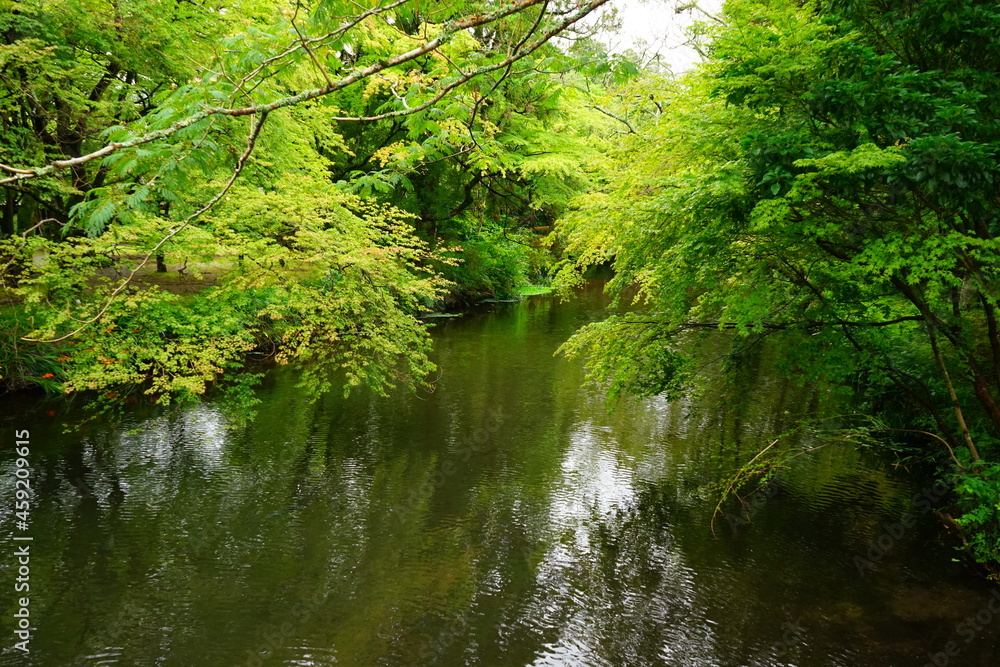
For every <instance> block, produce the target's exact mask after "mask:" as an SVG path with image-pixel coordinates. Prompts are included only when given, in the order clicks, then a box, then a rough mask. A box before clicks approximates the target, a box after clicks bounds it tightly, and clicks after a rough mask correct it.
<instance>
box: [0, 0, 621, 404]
mask: <svg viewBox="0 0 1000 667" xmlns="http://www.w3.org/2000/svg"><path fill="white" fill-rule="evenodd" d="M604 1H605V0H589V1H588V2H572V3H559V2H555V3H553V2H543V1H542V0H518V2H503V3H500V2H492V1H485V2H478V1H474V2H454V3H444V4H442V3H426V2H422V1H420V0H393V1H391V2H390V1H376V2H371V3H356V2H339V1H337V0H319V1H316V2H301V1H300V0H293V1H288V2H278V3H264V2H257V1H256V0H246V1H243V0H240V1H238V2H221V1H219V2H211V1H210V2H173V1H166V2H163V1H161V0H125V1H122V2H107V1H106V0H69V1H64V0H18V1H12V0H6V1H5V2H3V3H2V6H0V31H2V33H3V36H4V40H3V44H0V122H2V127H0V170H2V172H3V173H0V197H2V198H3V199H2V202H3V206H2V211H0V217H2V231H3V240H2V241H0V256H2V258H3V262H2V267H3V268H2V272H0V279H2V289H3V291H4V306H3V311H2V317H3V320H4V324H5V327H4V329H5V335H4V336H3V340H2V341H0V364H2V367H3V375H4V380H5V383H6V384H7V386H8V387H10V386H17V385H19V384H23V383H26V382H34V383H39V384H42V385H44V386H46V387H47V388H50V389H53V390H58V391H65V392H67V393H69V392H74V391H79V390H96V391H99V392H100V394H99V395H100V396H103V397H104V398H107V399H109V400H111V401H112V402H115V401H122V400H135V398H136V395H137V394H138V395H139V396H146V397H149V398H151V399H152V400H158V401H169V400H172V399H173V398H190V397H194V396H197V395H199V394H201V393H203V392H204V391H205V390H206V388H207V387H208V386H209V385H212V384H220V383H221V384H223V385H226V384H229V385H231V386H232V388H233V389H234V390H235V392H236V395H239V396H242V397H244V398H245V397H246V396H247V394H246V392H245V391H244V388H245V385H246V378H245V377H243V376H240V375H238V374H236V373H234V372H233V371H235V370H236V369H239V368H242V367H243V364H244V360H245V358H246V355H247V353H248V352H251V351H254V350H256V351H257V352H258V353H261V354H266V355H269V356H271V355H273V356H275V357H276V358H277V360H278V361H279V362H293V361H294V362H302V363H301V368H302V372H303V379H304V383H305V384H306V385H308V386H309V387H310V388H312V389H316V390H323V389H326V388H328V387H329V386H331V383H336V382H340V381H344V382H346V385H347V386H353V385H355V384H358V383H361V382H365V383H367V384H368V385H369V386H372V387H374V388H376V389H380V390H381V389H384V388H385V387H386V386H388V385H389V384H397V383H402V384H404V385H407V384H408V385H411V386H412V385H415V384H419V383H420V382H422V381H423V379H424V378H425V377H426V376H427V375H428V372H429V371H430V370H432V366H431V364H430V363H429V362H428V360H427V357H426V354H425V353H426V351H427V345H428V338H427V332H426V330H425V329H426V327H425V325H424V324H423V323H422V322H421V321H420V319H419V315H420V314H421V313H422V312H426V311H428V310H432V309H434V308H435V307H440V306H441V305H443V304H444V305H446V304H447V303H449V302H450V301H461V300H478V299H482V298H484V297H501V298H507V297H510V296H511V295H512V294H513V293H514V291H515V290H516V289H517V288H518V287H519V286H520V285H521V284H524V283H526V282H528V281H529V280H530V279H536V280H537V279H538V278H540V277H541V275H542V273H543V272H544V264H545V261H546V260H545V258H544V257H542V256H541V255H540V251H539V250H538V249H537V248H536V247H535V246H537V243H536V239H537V238H538V234H537V233H534V232H532V231H531V229H532V228H533V227H545V226H547V225H548V224H550V223H551V221H552V220H553V219H554V217H555V215H556V214H557V213H558V212H559V210H560V207H562V206H564V205H565V203H566V201H568V199H569V198H570V197H571V196H572V195H573V194H575V193H576V192H578V191H580V190H581V189H582V188H583V187H585V185H586V176H585V174H584V172H583V170H582V164H581V162H580V160H581V155H583V154H584V153H585V152H586V151H587V150H590V149H589V147H588V145H587V144H585V143H584V142H583V141H582V139H583V138H584V137H585V136H586V134H585V133H586V132H587V131H588V127H587V122H586V115H587V111H586V109H584V108H583V106H582V105H576V106H575V107H574V106H573V105H571V104H570V103H569V102H568V101H567V100H571V99H572V96H573V93H572V91H567V90H564V89H563V87H562V86H560V85H559V84H558V82H557V81H556V80H555V79H553V77H552V76H551V75H550V74H549V71H565V72H572V71H574V70H575V69H579V68H580V67H584V66H592V64H593V63H595V62H598V61H599V60H601V59H602V58H603V59H605V60H606V56H604V55H603V54H602V53H597V54H590V55H588V56H587V57H576V56H573V55H570V54H568V53H567V52H566V50H565V47H563V48H557V47H556V46H554V45H552V44H551V43H550V40H551V38H552V37H553V36H555V35H558V34H561V33H564V32H565V31H566V30H567V29H568V28H571V27H572V26H574V25H575V24H576V23H577V22H579V21H580V20H581V19H582V18H584V17H586V16H587V15H588V14H589V13H590V12H592V11H593V10H594V9H596V8H597V7H599V6H600V5H601V4H603V2H604ZM579 34H583V33H579ZM567 92H568V93H569V94H565V95H564V93H567ZM577 107H579V108H577ZM571 117H572V118H575V119H582V120H583V122H568V121H569V119H570V118H571ZM338 373H339V374H340V375H339V376H338ZM223 380H226V381H225V382H223Z"/></svg>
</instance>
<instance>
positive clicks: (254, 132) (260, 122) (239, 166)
mask: <svg viewBox="0 0 1000 667" xmlns="http://www.w3.org/2000/svg"><path fill="white" fill-rule="evenodd" d="M266 120H267V112H263V113H261V114H260V115H259V116H258V117H257V119H256V121H255V122H254V124H253V129H251V130H250V136H249V138H248V139H247V147H246V150H244V151H243V154H242V155H240V157H239V159H238V160H237V161H236V168H235V169H234V170H233V174H232V176H230V177H229V181H228V182H227V183H226V185H225V186H224V187H223V188H222V189H221V190H219V191H218V192H217V193H215V195H214V196H213V197H212V198H211V199H209V200H208V202H206V203H205V205H203V206H202V207H201V208H199V209H198V210H197V211H195V212H194V213H192V214H191V215H189V216H188V217H186V218H185V219H184V220H183V221H182V222H181V223H180V224H179V225H178V226H177V227H175V228H174V229H172V230H170V232H169V233H168V234H167V235H166V236H164V237H163V238H162V239H160V241H159V242H158V243H157V244H156V245H155V246H153V249H152V250H150V251H149V252H148V253H146V256H145V257H143V258H142V260H141V261H140V262H139V263H138V264H137V265H136V266H135V267H134V268H133V269H132V270H131V271H130V272H129V274H128V275H127V276H126V277H125V279H124V280H123V281H122V282H121V284H120V285H118V287H116V288H115V289H114V290H113V291H112V292H111V295H110V296H109V297H108V299H107V301H106V302H105V303H104V306H103V307H101V309H100V310H99V311H98V312H97V314H96V315H94V316H93V317H90V318H88V319H86V320H81V321H82V322H83V324H81V325H80V326H78V327H77V328H76V329H74V330H73V331H70V332H69V333H68V334H65V335H63V336H59V337H58V338H50V339H46V338H28V337H27V336H22V337H21V340H24V341H30V342H33V343H58V342H59V341H62V340H66V339H67V338H70V337H72V336H75V335H76V334H78V333H80V332H81V331H83V330H84V329H85V328H86V327H88V326H89V325H91V324H93V323H94V322H96V321H97V320H99V319H100V318H101V317H102V316H103V315H104V313H106V312H107V311H108V308H110V307H111V304H112V303H114V300H115V298H117V297H118V295H119V294H121V293H122V291H123V290H124V289H125V288H126V287H127V286H128V285H129V284H130V283H131V282H132V279H133V278H135V275H136V274H137V273H138V272H139V271H140V270H141V269H142V267H144V266H145V265H146V264H147V263H148V262H149V260H150V258H151V257H153V255H155V254H156V253H157V252H158V251H159V249H160V248H162V247H163V244H165V243H166V242H167V241H169V240H170V239H172V238H173V237H175V236H177V234H179V233H180V232H181V231H182V230H183V229H184V228H186V227H187V226H188V225H190V224H191V223H192V222H194V221H195V220H197V219H198V218H199V217H201V216H202V215H203V214H204V213H205V212H207V211H208V210H209V209H210V208H212V207H213V206H215V205H216V204H217V203H219V201H221V200H222V198H223V197H225V196H226V193H227V192H229V189H230V188H231V187H232V186H233V183H235V182H236V179H237V177H239V175H240V172H242V171H243V167H244V166H245V165H246V162H247V159H249V157H250V154H251V153H252V152H253V149H254V146H255V145H256V143H257V137H258V136H259V135H260V131H261V128H263V127H264V122H265V121H266ZM74 319H75V318H74Z"/></svg>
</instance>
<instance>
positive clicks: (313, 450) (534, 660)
mask: <svg viewBox="0 0 1000 667" xmlns="http://www.w3.org/2000/svg"><path fill="white" fill-rule="evenodd" d="M605 305H606V301H605V299H604V298H603V296H601V294H600V292H599V289H598V288H596V287H595V288H592V289H591V291H589V292H587V293H584V294H583V295H582V296H581V298H580V299H578V300H577V301H575V302H571V303H566V304H560V303H558V302H556V301H553V300H548V299H532V300H530V301H528V302H526V303H524V304H518V305H510V306H505V305H499V306H496V307H494V308H493V309H492V310H484V311H483V312H481V313H479V314H476V315H471V316H468V317H466V318H463V319H462V320H456V321H448V322H444V323H442V324H441V325H440V326H439V327H438V328H437V330H436V333H435V336H436V351H435V354H436V355H437V362H438V364H439V365H440V367H441V369H442V377H441V379H440V380H439V382H438V383H437V386H436V389H435V391H434V392H433V393H431V394H428V395H421V396H418V397H412V396H404V395H400V396H392V397H390V398H388V399H381V398H377V397H373V396H369V395H365V394H363V393H358V394H356V395H354V396H352V397H350V398H348V399H343V398H341V397H339V396H329V397H327V398H325V399H323V400H321V401H319V402H316V403H309V402H308V401H307V400H306V399H305V397H304V396H303V395H302V393H301V392H300V391H298V390H297V389H296V388H295V381H296V378H295V377H292V376H290V375H289V374H288V373H287V372H285V373H282V372H275V373H273V374H271V375H270V376H269V377H268V380H267V384H266V385H265V386H264V387H263V388H262V390H261V398H262V399H263V401H264V402H263V403H262V406H261V411H260V414H259V416H258V418H257V419H256V420H255V421H254V422H253V423H251V424H249V425H248V426H246V427H244V428H241V429H228V428H227V427H226V425H225V423H224V421H223V420H222V417H221V415H220V413H219V412H218V411H216V410H215V409H214V408H213V407H212V406H211V405H204V406H199V407H197V408H194V409H191V410H187V411H179V412H170V413H162V412H157V411H156V410H155V409H153V408H148V407H145V408H140V407H135V409H134V410H133V411H132V412H130V413H129V422H128V423H127V424H124V425H122V426H120V427H111V426H108V425H101V424H94V425H91V426H88V427H86V428H84V429H83V430H81V431H80V432H79V433H71V434H63V433H61V431H60V429H59V425H58V422H60V421H61V420H63V419H72V418H74V414H73V413H72V410H71V409H70V408H65V409H66V413H65V414H61V415H59V418H57V419H53V418H50V417H48V416H47V410H48V409H51V406H50V405H44V406H43V405H40V404H37V401H38V400H39V399H37V398H32V397H19V398H17V397H16V398H15V399H13V401H11V402H10V403H9V404H8V406H7V407H9V409H8V410H6V411H5V412H4V413H3V415H4V419H5V420H6V426H8V427H10V428H13V427H14V426H15V424H14V421H15V420H16V422H17V424H16V427H17V428H25V427H28V428H30V429H31V431H32V440H33V443H34V445H33V447H34V453H33V457H34V459H33V464H34V465H35V470H34V473H33V474H34V477H33V483H34V485H35V489H34V493H35V496H34V499H33V503H34V505H35V507H36V508H37V510H36V512H35V514H34V515H33V518H32V532H33V534H34V535H35V536H36V542H35V544H34V546H35V548H36V552H35V553H36V554H37V559H36V560H33V561H32V562H33V570H32V573H33V574H32V576H33V579H32V593H33V596H34V597H33V602H32V605H33V607H32V608H33V613H35V614H36V616H35V618H36V623H37V627H38V630H37V633H36V637H35V641H34V643H33V645H32V649H33V651H32V655H31V656H30V659H29V660H28V661H27V662H25V660H24V659H23V657H22V656H18V655H16V654H15V653H14V652H13V650H12V649H11V648H9V647H8V648H6V649H4V652H3V653H2V654H0V663H2V664H12V665H13V664H18V665H20V664H32V665H76V664H81V665H90V664H122V665H179V666H192V665H195V666H197V665H207V666H213V667H214V666H216V665H225V666H229V665H263V664H266V665H333V664H344V665H393V666H394V665H616V666H617V665H678V666H679V665H720V666H723V665H724V666H730V665H769V666H771V665H800V666H807V665H823V666H826V665H887V664H888V665H898V666H904V667H905V666H907V665H920V666H922V665H924V664H926V663H927V662H928V661H929V659H928V657H927V654H928V653H929V652H935V651H940V650H942V649H941V647H943V646H944V644H945V643H946V642H947V641H949V640H950V639H953V638H954V633H955V626H956V624H957V623H959V622H961V620H962V619H963V618H964V617H965V616H967V615H969V614H970V613H971V614H974V613H975V612H976V611H977V610H979V609H980V608H981V607H982V605H983V601H984V600H985V599H986V598H987V595H988V592H989V591H988V589H986V588H984V587H983V586H981V585H979V584H978V583H977V582H976V581H974V580H972V579H971V578H970V577H969V576H967V575H966V574H964V573H963V572H962V571H961V570H960V569H958V568H956V567H954V566H953V564H952V563H951V560H950V558H951V553H950V552H949V551H948V549H947V548H946V547H945V546H943V545H942V544H941V543H940V542H939V541H938V539H937V538H938V532H937V528H936V524H935V523H934V521H933V520H932V518H931V517H930V516H929V515H921V517H920V521H919V522H918V525H917V526H915V527H914V528H912V529H910V530H908V531H907V532H906V533H905V534H902V535H901V536H900V537H899V539H897V540H895V541H894V544H893V546H892V549H890V550H888V551H887V552H886V553H885V555H884V557H882V558H880V559H879V560H878V562H877V563H875V567H874V568H872V569H871V570H870V571H865V572H864V573H863V574H862V573H859V571H858V568H857V565H856V561H855V557H856V556H857V555H858V554H864V553H865V551H866V550H867V549H868V548H869V545H870V543H871V542H872V540H877V539H878V537H879V535H880V534H881V533H882V532H883V531H884V530H885V525H886V524H887V523H892V522H894V521H897V520H898V519H899V517H900V516H901V515H903V514H904V513H905V512H906V511H908V509H910V500H909V498H910V496H911V495H912V494H913V492H914V491H918V490H919V486H920V485H919V482H916V481H914V480H913V479H909V478H906V477H904V476H901V475H899V474H898V473H897V472H896V471H894V470H893V469H891V468H889V467H887V466H885V465H883V464H881V463H880V462H878V461H876V460H873V459H871V457H870V456H868V455H867V454H866V453H865V452H863V451H861V450H853V449H847V448H832V447H831V448H826V449H823V450H819V451H817V452H816V453H815V454H814V455H810V456H806V457H801V458H800V459H798V460H797V462H796V464H795V465H794V466H793V467H791V468H790V469H788V470H786V471H784V472H783V473H782V475H781V476H780V477H779V478H778V480H777V482H776V484H775V485H774V487H773V488H772V490H771V491H769V493H768V494H767V495H766V496H762V497H761V501H760V502H759V503H757V504H755V505H754V506H753V513H752V521H751V522H750V523H749V524H746V523H742V522H736V523H731V522H728V523H727V522H724V523H723V524H722V526H721V530H720V532H719V535H718V538H713V537H712V534H711V532H710V530H709V525H708V519H709V516H710V515H711V512H712V508H713V507H714V502H713V501H712V500H711V499H706V498H703V497H702V496H701V495H699V494H698V492H697V491H698V489H699V487H700V486H701V485H702V484H703V483H704V482H706V481H708V480H710V479H712V478H713V475H715V474H716V473H717V471H718V470H719V469H720V468H723V469H724V468H726V467H727V466H728V467H732V466H733V465H736V464H737V463H739V462H740V461H742V460H745V458H746V453H747V452H748V451H751V448H753V447H755V446H759V445H760V444H761V443H762V442H766V441H767V438H768V437H769V436H770V435H771V434H773V433H775V432H780V431H783V430H787V429H788V428H789V427H790V426H791V425H792V424H794V422H795V420H796V418H797V417H799V416H801V415H804V414H810V413H811V412H813V411H815V410H817V409H820V408H821V406H822V405H823V404H824V401H826V400H827V397H826V395H825V393H824V390H822V389H819V388H815V387H812V388H811V387H799V386H797V385H795V384H790V383H787V382H782V381H779V380H778V379H776V378H774V377H771V376H768V375H767V374H766V373H765V374H763V375H761V374H758V375H757V376H754V382H753V384H752V388H751V389H749V390H746V389H745V388H744V389H740V388H738V387H735V386H727V385H724V384H722V383H718V382H715V383H713V382H712V381H711V379H710V378H711V377H712V370H711V368H709V369H707V371H706V378H709V379H707V380H706V381H705V383H703V386H702V390H701V391H700V392H699V393H697V394H692V395H690V396H688V397H686V398H685V399H684V400H681V401H677V402H674V403H668V402H666V401H664V400H662V399H650V400H646V401H629V402H626V403H624V404H623V405H621V406H620V408H619V409H618V410H617V411H616V412H614V413H613V414H608V413H607V412H606V410H605V406H604V403H603V397H602V396H601V393H600V391H599V390H598V389H596V388H591V387H584V386H583V383H582V376H581V372H580V368H579V367H578V366H577V365H576V364H574V363H570V362H567V361H566V360H564V359H559V358H554V357H553V356H552V352H553V351H554V350H555V348H556V347H558V345H559V344H560V343H561V342H562V341H563V340H565V338H566V336H568V335H569V333H570V332H571V331H573V330H574V329H575V328H576V327H578V326H579V325H580V324H582V323H584V322H586V321H588V320H590V319H593V318H596V317H603V316H604V314H605V312H606V311H605V310H604V307H605ZM721 349H722V348H720V350H721ZM709 352H711V350H709ZM715 356H719V351H718V350H717V351H716V354H715ZM758 363H760V364H761V367H762V368H766V363H764V362H762V361H758ZM740 392H743V393H742V394H740V398H741V399H742V400H725V399H726V398H727V397H728V398H730V399H731V398H732V397H733V396H734V394H739V393H740ZM60 409H63V408H60ZM806 444H808V443H806ZM12 466H13V461H12V456H11V452H9V451H5V452H3V454H2V457H0V469H2V470H4V473H5V474H4V475H3V478H2V479H0V516H2V528H3V529H5V530H8V531H10V530H11V527H12V521H13V517H12V515H11V514H10V512H11V508H12V507H13V494H14V489H13V486H12V481H13V476H12V471H13V468H12ZM0 573H2V578H0V588H2V589H3V590H12V582H13V577H14V570H13V569H12V565H11V562H10V561H9V559H7V560H0ZM2 599H3V600H6V601H7V604H8V606H9V605H10V604H11V601H10V596H8V597H4V598H2ZM998 630H1000V628H996V627H992V626H991V627H987V628H985V630H984V631H983V632H981V633H980V634H978V635H977V636H976V638H975V640H974V641H973V642H970V643H969V644H967V645H966V644H965V643H964V642H963V646H962V649H963V652H962V663H961V664H963V665H972V666H974V667H975V666H978V665H982V666H985V665H991V664H995V661H994V656H993V652H994V649H993V645H994V643H995V642H996V639H997V638H998V636H1000V635H998Z"/></svg>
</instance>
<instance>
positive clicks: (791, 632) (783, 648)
mask: <svg viewBox="0 0 1000 667" xmlns="http://www.w3.org/2000/svg"><path fill="white" fill-rule="evenodd" d="M781 627H783V628H784V629H785V632H784V634H782V635H781V641H779V642H778V643H777V644H775V646H774V655H775V657H778V658H780V657H782V656H785V655H787V654H788V653H790V652H791V650H792V649H793V648H795V647H796V646H801V645H802V644H803V643H804V642H805V638H806V629H805V628H804V627H802V623H801V622H800V621H797V620H796V621H785V623H784V624H783V625H782V626H781Z"/></svg>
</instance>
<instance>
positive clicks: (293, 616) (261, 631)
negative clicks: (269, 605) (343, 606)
mask: <svg viewBox="0 0 1000 667" xmlns="http://www.w3.org/2000/svg"><path fill="white" fill-rule="evenodd" d="M325 601H326V594H316V595H314V596H313V597H311V598H310V599H308V600H303V601H302V602H299V603H298V604H296V605H295V606H293V607H292V608H291V610H290V611H289V614H288V615H287V617H286V618H285V620H283V621H281V623H265V624H264V625H261V626H260V627H259V628H258V629H257V630H258V639H257V641H256V646H254V647H253V648H248V649H246V656H247V657H246V660H244V661H242V662H238V663H236V665H234V667H262V665H263V664H264V663H265V662H267V661H268V660H270V659H271V658H273V657H274V656H275V654H276V653H277V652H278V651H279V650H280V649H281V648H282V647H283V646H285V644H286V643H287V642H288V640H289V639H291V638H292V637H293V635H294V634H295V630H296V628H298V627H300V626H302V625H303V624H305V623H306V622H308V621H309V619H310V618H312V616H313V614H315V613H316V610H318V609H319V608H320V607H321V606H323V603H324V602H325Z"/></svg>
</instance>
